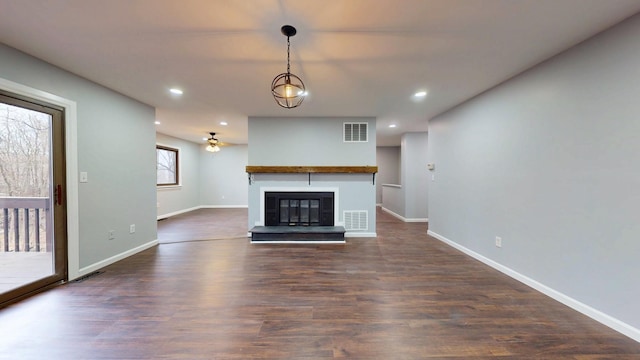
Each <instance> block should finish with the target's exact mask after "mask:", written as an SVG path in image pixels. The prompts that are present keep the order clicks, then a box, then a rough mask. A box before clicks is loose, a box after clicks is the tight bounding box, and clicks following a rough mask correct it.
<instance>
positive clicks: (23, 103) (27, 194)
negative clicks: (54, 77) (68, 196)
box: [0, 91, 67, 307]
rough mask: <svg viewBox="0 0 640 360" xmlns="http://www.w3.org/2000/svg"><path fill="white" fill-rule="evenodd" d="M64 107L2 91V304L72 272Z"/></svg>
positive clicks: (0, 274) (61, 279)
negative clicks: (68, 247) (67, 220)
mask: <svg viewBox="0 0 640 360" xmlns="http://www.w3.org/2000/svg"><path fill="white" fill-rule="evenodd" d="M64 159H65V157H64V113H63V111H62V109H60V108H58V107H56V106H53V105H49V104H46V103H42V102H40V101H36V100H32V99H29V98H25V97H22V96H19V95H15V94H10V93H7V92H2V91H0V307H1V306H3V305H6V304H8V303H11V302H12V301H15V300H17V299H20V298H21V297H24V296H27V295H29V294H31V293H33V292H36V291H38V290H41V289H44V288H47V287H49V286H51V285H54V284H57V283H60V282H62V281H64V280H66V278H67V250H66V249H67V242H66V207H65V192H66V183H65V163H64Z"/></svg>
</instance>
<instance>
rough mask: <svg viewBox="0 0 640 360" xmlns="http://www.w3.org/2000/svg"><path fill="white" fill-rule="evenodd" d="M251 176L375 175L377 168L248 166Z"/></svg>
mask: <svg viewBox="0 0 640 360" xmlns="http://www.w3.org/2000/svg"><path fill="white" fill-rule="evenodd" d="M246 169H247V172H248V173H250V174H254V173H257V174H375V173H377V172H378V167H377V166H247V168H246Z"/></svg>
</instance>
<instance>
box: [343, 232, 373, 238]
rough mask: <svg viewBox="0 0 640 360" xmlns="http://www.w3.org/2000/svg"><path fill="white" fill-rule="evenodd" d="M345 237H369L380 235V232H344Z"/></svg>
mask: <svg viewBox="0 0 640 360" xmlns="http://www.w3.org/2000/svg"><path fill="white" fill-rule="evenodd" d="M344 237H346V238H367V237H378V233H374V232H373V233H370V232H348V231H347V232H346V233H344Z"/></svg>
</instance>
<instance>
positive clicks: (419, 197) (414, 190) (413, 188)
mask: <svg viewBox="0 0 640 360" xmlns="http://www.w3.org/2000/svg"><path fill="white" fill-rule="evenodd" d="M427 138H428V133H427V132H411V133H405V134H403V135H402V140H401V155H400V158H401V160H400V161H401V165H400V172H401V175H400V177H401V179H402V180H401V181H402V191H403V194H404V214H402V215H403V216H404V217H405V218H406V219H409V220H426V219H427V218H428V217H429V212H428V208H429V207H428V201H429V200H428V190H429V189H428V187H429V178H430V175H431V174H429V171H428V170H427V144H428V142H427Z"/></svg>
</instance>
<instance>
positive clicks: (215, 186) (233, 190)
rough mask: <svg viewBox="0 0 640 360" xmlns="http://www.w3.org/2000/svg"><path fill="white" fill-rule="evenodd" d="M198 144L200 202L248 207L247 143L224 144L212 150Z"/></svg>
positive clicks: (209, 204) (201, 203)
mask: <svg viewBox="0 0 640 360" xmlns="http://www.w3.org/2000/svg"><path fill="white" fill-rule="evenodd" d="M205 147H206V145H202V146H200V149H199V151H200V166H199V173H200V174H199V176H200V205H202V206H205V207H247V206H248V194H247V186H248V184H249V181H248V178H247V172H246V166H247V158H248V147H247V145H233V146H223V147H222V148H221V149H220V151H219V152H217V153H211V152H208V151H206V150H205Z"/></svg>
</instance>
